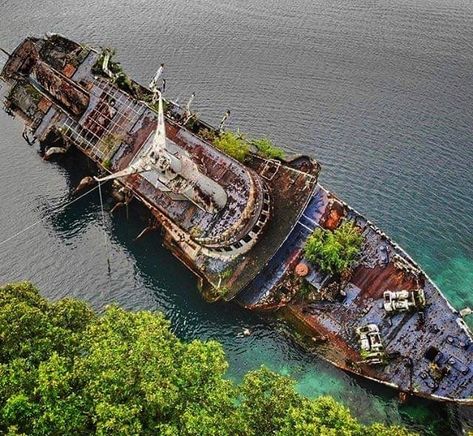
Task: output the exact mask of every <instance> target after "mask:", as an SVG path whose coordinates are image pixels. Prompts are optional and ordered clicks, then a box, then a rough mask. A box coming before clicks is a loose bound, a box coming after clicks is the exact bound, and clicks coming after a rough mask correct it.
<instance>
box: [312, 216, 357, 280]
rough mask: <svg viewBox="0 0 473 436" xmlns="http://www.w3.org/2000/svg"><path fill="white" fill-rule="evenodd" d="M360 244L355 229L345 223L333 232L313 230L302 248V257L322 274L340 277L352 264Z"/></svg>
mask: <svg viewBox="0 0 473 436" xmlns="http://www.w3.org/2000/svg"><path fill="white" fill-rule="evenodd" d="M362 243H363V236H362V235H361V234H360V233H359V232H358V229H357V227H356V226H355V225H354V224H353V223H352V222H350V221H347V222H344V223H343V224H342V225H341V226H340V227H338V228H337V229H335V230H334V231H333V232H331V231H329V230H324V229H321V228H317V229H315V230H314V232H313V233H312V235H310V236H309V238H308V239H307V242H306V244H305V246H304V256H305V258H306V259H307V260H308V261H309V262H311V263H313V264H314V265H317V266H318V267H319V268H320V270H321V271H322V272H324V273H327V274H333V275H340V274H343V273H344V272H346V271H347V270H348V269H349V268H350V267H351V266H352V265H353V264H354V262H355V261H356V259H357V257H358V255H359V253H360V251H361V245H362Z"/></svg>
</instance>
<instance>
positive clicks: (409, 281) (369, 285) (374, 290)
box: [351, 263, 418, 299]
mask: <svg viewBox="0 0 473 436" xmlns="http://www.w3.org/2000/svg"><path fill="white" fill-rule="evenodd" d="M351 282H352V283H353V284H354V285H356V286H358V287H359V288H360V289H361V292H360V295H359V298H361V299H366V298H373V299H378V298H382V297H383V292H384V291H387V290H390V291H400V290H402V289H406V290H408V291H409V290H413V289H417V287H418V286H417V284H416V282H415V280H414V278H412V277H406V275H405V273H404V272H402V271H400V270H398V269H396V268H395V266H394V264H392V263H390V264H388V265H387V266H386V267H381V266H376V267H375V268H366V267H363V266H360V267H358V268H357V269H356V270H355V272H354V273H353V276H352V278H351Z"/></svg>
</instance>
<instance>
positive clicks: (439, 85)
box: [0, 0, 473, 433]
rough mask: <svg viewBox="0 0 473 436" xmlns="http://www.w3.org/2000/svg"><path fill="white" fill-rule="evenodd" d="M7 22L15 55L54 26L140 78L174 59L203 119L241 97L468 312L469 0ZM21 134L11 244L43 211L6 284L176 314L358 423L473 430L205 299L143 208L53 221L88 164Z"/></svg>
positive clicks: (266, 5)
mask: <svg viewBox="0 0 473 436" xmlns="http://www.w3.org/2000/svg"><path fill="white" fill-rule="evenodd" d="M0 17H1V18H0V20H1V21H0V45H1V46H3V47H5V48H7V49H13V48H14V47H15V46H16V45H17V44H18V43H19V42H20V40H21V39H22V38H23V37H24V36H26V35H29V34H36V35H38V34H42V33H44V32H46V31H56V32H60V33H63V34H65V35H67V36H69V37H72V38H74V39H76V40H78V41H83V42H88V43H93V44H95V45H103V46H112V47H115V48H116V49H117V51H118V53H119V58H120V60H121V61H122V63H123V65H124V66H125V68H126V69H127V70H128V71H129V72H130V73H131V74H132V75H133V77H135V78H136V79H137V80H139V81H142V82H143V83H148V81H149V79H150V78H151V77H152V75H153V73H154V71H155V69H156V67H157V66H158V65H159V64H160V63H161V62H165V63H166V64H167V71H166V78H167V84H168V91H167V92H168V96H169V97H174V98H176V97H179V99H180V101H185V100H186V99H187V98H188V96H190V94H191V93H192V92H193V91H195V92H196V94H197V97H196V100H195V108H196V109H197V110H198V112H199V113H200V114H201V116H202V117H203V118H205V119H206V120H209V121H211V122H214V123H218V121H219V119H220V118H221V116H222V115H223V113H224V112H225V111H226V110H227V109H231V111H232V116H231V118H230V123H229V124H230V127H231V128H234V129H237V128H239V129H240V130H241V131H243V132H247V133H248V134H250V135H254V136H258V135H267V136H269V137H270V138H271V139H273V140H274V141H275V142H276V143H278V144H281V145H283V146H284V147H286V149H287V150H290V151H294V152H304V153H309V154H312V155H314V156H315V157H316V158H317V159H319V160H320V162H321V163H322V165H323V173H322V182H323V183H324V185H325V186H326V187H328V188H330V189H332V190H333V191H335V192H337V193H338V194H339V195H340V196H341V197H342V198H343V199H345V200H346V201H348V202H349V203H350V204H351V205H353V206H354V207H355V208H356V209H358V210H359V211H361V212H363V213H365V214H366V215H367V216H368V217H369V218H371V219H372V220H373V221H375V222H376V223H377V224H378V225H379V226H380V227H382V228H383V229H384V230H386V232H387V233H389V234H390V235H391V236H392V237H393V238H394V239H395V240H397V241H398V242H399V243H400V244H401V245H402V246H403V247H404V248H406V249H407V251H408V252H409V253H410V254H411V255H412V256H413V257H414V258H415V259H416V260H418V261H419V263H420V264H421V265H422V266H423V267H424V268H425V270H426V271H427V273H428V274H429V275H431V276H432V278H433V279H434V280H435V281H436V282H437V283H438V284H439V285H440V286H441V288H442V289H443V291H444V293H445V294H446V295H447V296H448V297H449V299H450V300H451V301H452V303H453V304H454V305H455V306H456V307H457V308H462V307H464V306H468V305H470V306H473V296H472V295H473V294H472V292H471V289H472V283H473V230H472V229H473V205H472V202H471V198H472V194H473V170H472V161H473V145H472V142H473V140H472V135H471V129H472V126H473V80H472V79H473V77H472V76H473V68H472V66H473V2H471V0H469V1H466V0H465V1H461V0H409V1H408V0H390V1H388V0H371V1H370V0H352V1H340V0H323V1H322V0H312V1H309V0H294V1H293V2H287V1H268V0H267V1H263V0H252V1H248V0H239V1H235V0H234V1H230V2H220V1H216V0H197V1H192V2H191V1H185V0H174V1H161V2H155V1H150V0H146V1H134V2H133V3H132V4H125V3H123V2H120V1H118V0H106V1H102V2H91V1H82V2H78V1H76V2H74V1H72V0H64V1H62V2H57V1H54V2H53V1H50V0H43V1H41V2H38V1H32V0H25V1H23V2H16V1H13V0H6V1H5V0H0ZM21 128H22V127H21V123H20V122H19V121H12V120H11V119H9V118H8V117H7V116H6V115H5V114H3V113H2V114H0V205H1V206H0V241H1V240H3V239H5V238H7V237H8V236H10V235H11V234H13V233H15V232H16V231H17V230H20V229H22V228H24V227H26V226H28V225H29V224H31V223H33V222H36V221H38V220H40V219H43V218H44V220H43V221H42V222H41V223H40V224H38V225H37V226H36V227H34V229H32V230H31V231H29V232H26V233H25V234H23V235H21V236H20V237H18V238H16V239H14V240H13V241H11V242H10V243H8V244H5V245H3V246H1V247H0V282H7V281H12V280H20V279H28V280H32V281H33V282H35V283H36V284H37V285H38V286H39V287H40V288H41V290H42V292H43V294H44V295H46V296H48V297H50V298H54V299H55V298H60V297H64V296H75V297H79V298H83V299H85V300H87V301H90V302H91V303H92V304H93V305H94V306H95V307H97V308H101V307H103V306H104V305H106V304H110V303H114V302H115V303H118V304H120V305H122V306H125V307H127V308H130V309H159V310H163V311H165V313H166V314H167V315H168V316H169V318H170V319H171V320H172V322H173V326H174V328H175V330H176V332H177V333H178V334H179V335H180V336H182V337H184V338H203V339H206V338H216V339H218V340H219V341H221V342H222V343H223V345H224V347H225V350H226V352H227V355H228V359H229V361H230V371H229V376H230V377H232V378H236V379H238V378H240V377H241V376H242V374H244V373H245V372H246V371H248V370H249V369H252V368H255V367H258V366H260V365H261V364H265V365H267V366H269V367H271V368H273V369H275V370H278V371H281V372H283V373H286V374H291V375H292V376H294V377H295V378H296V379H297V381H298V386H299V389H300V390H301V392H303V393H304V394H307V395H311V396H312V395H319V394H324V393H327V394H332V395H334V396H335V397H336V398H338V399H341V400H342V401H344V402H345V403H346V404H347V405H348V406H350V407H351V408H352V410H353V411H354V413H355V414H357V415H358V416H360V417H361V418H362V419H363V420H371V419H377V420H381V421H385V422H390V423H392V422H402V423H404V424H406V425H409V426H411V427H412V428H413V429H417V430H421V431H425V432H429V431H442V430H443V432H444V433H445V432H446V430H445V429H446V428H448V427H451V428H452V430H451V431H452V432H453V431H458V428H459V426H461V425H463V426H465V427H467V426H468V425H471V423H470V424H469V420H471V419H472V418H471V417H470V412H469V411H468V410H465V409H460V410H459V409H457V408H451V407H449V408H447V407H445V406H441V407H439V406H438V404H436V403H429V402H424V401H417V400H415V401H411V402H410V403H408V404H407V405H404V406H400V405H399V404H398V402H397V400H396V398H395V395H394V393H393V392H391V391H389V390H386V389H384V388H380V387H378V386H376V385H374V384H372V383H367V382H364V381H362V380H360V379H355V378H353V377H351V376H348V375H346V374H344V373H342V372H340V371H338V370H335V369H333V368H331V367H330V366H329V365H327V364H325V363H323V362H321V361H319V360H318V359H317V358H315V357H313V356H309V355H308V354H306V353H305V352H304V351H303V350H301V349H299V348H298V347H297V346H296V345H295V344H293V343H292V342H291V341H290V340H289V339H288V338H287V337H286V335H284V334H283V333H282V332H280V331H279V328H277V327H275V326H271V325H268V324H267V323H266V322H264V321H263V320H260V319H259V318H258V317H256V316H255V315H253V314H250V313H246V312H244V311H242V310H241V309H239V308H238V307H235V306H233V305H209V304H206V303H205V302H203V301H202V299H201V298H200V296H199V294H198V292H197V290H196V285H195V281H194V279H193V277H192V275H191V274H190V273H189V272H188V271H187V270H186V269H185V268H184V267H182V266H181V265H180V264H178V263H177V262H176V261H175V260H174V259H173V258H172V257H171V256H170V255H169V253H167V252H166V251H165V250H164V249H163V248H161V245H160V244H161V241H160V239H159V236H158V235H154V236H150V237H148V238H147V239H146V240H144V241H140V242H133V238H134V237H135V236H136V235H137V234H138V233H139V232H140V231H141V229H142V227H143V225H144V224H143V223H142V222H141V221H140V219H139V217H138V216H136V212H135V211H133V210H131V211H129V217H128V220H127V218H126V214H125V213H124V211H123V213H119V214H117V216H115V217H110V216H107V217H106V226H105V229H104V228H103V227H102V225H101V219H100V209H99V202H98V198H97V196H96V195H94V196H92V197H90V198H86V199H84V200H81V201H80V202H79V203H76V204H74V205H73V206H71V207H69V208H68V209H66V210H65V211H63V212H60V213H57V214H54V215H53V216H50V215H48V214H47V210H48V208H49V207H51V206H53V205H56V204H63V203H66V202H67V201H68V200H69V199H70V196H69V192H70V190H71V189H72V188H73V187H74V186H75V184H76V183H77V182H78V179H80V175H81V174H82V173H83V172H84V171H86V169H83V168H82V169H78V168H75V164H74V162H73V160H72V159H66V161H65V162H63V163H61V164H58V163H55V164H51V163H46V162H43V161H42V160H41V158H40V157H39V155H38V154H37V153H36V150H35V149H34V148H30V147H28V146H27V145H26V144H25V143H24V142H23V140H22V139H21ZM104 236H105V238H104ZM104 239H105V240H106V241H108V244H107V246H105V245H104ZM107 251H110V253H111V258H112V279H111V281H110V280H109V278H108V275H107V267H106V260H105V258H106V254H107ZM243 328H249V329H250V330H251V331H252V335H251V336H249V337H243V336H242V334H241V333H242V330H243ZM442 425H443V427H442Z"/></svg>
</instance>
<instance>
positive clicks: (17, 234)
mask: <svg viewBox="0 0 473 436" xmlns="http://www.w3.org/2000/svg"><path fill="white" fill-rule="evenodd" d="M98 187H99V186H94V187H93V188H92V189H89V190H88V191H87V192H85V193H84V194H82V195H80V196H79V197H77V198H74V200H72V201H70V202H69V203H66V204H64V205H62V206H57V207H56V208H53V209H52V210H50V211H48V215H47V216H45V217H43V218H41V219H40V220H38V221H36V222H35V223H33V224H30V225H29V226H28V227H25V228H24V229H23V230H20V231H19V232H17V233H15V234H14V235H12V236H10V237H8V238H7V239H5V240H3V241H2V242H0V247H1V246H2V245H4V244H6V243H7V242H9V241H11V240H12V239H15V238H16V237H18V236H20V235H22V234H23V233H25V232H27V231H28V230H30V229H32V228H33V227H35V226H37V225H38V224H40V223H42V222H43V221H44V220H46V218H48V217H49V215H51V214H52V213H54V212H58V211H60V210H62V209H65V208H66V207H68V206H70V205H71V204H73V203H75V202H76V201H79V200H80V199H81V198H84V197H85V196H86V195H88V194H90V193H91V192H93V191H95V190H96V189H97V188H98ZM102 213H103V212H102Z"/></svg>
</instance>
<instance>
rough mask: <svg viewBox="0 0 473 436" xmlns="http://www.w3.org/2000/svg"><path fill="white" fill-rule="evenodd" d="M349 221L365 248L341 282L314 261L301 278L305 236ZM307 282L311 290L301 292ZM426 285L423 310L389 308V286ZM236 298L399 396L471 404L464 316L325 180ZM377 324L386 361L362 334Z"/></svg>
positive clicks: (472, 378) (471, 368)
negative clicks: (371, 352)
mask: <svg viewBox="0 0 473 436" xmlns="http://www.w3.org/2000/svg"><path fill="white" fill-rule="evenodd" d="M346 219H348V220H352V221H354V222H355V223H356V225H357V226H358V227H359V228H360V231H362V232H363V233H362V234H363V236H364V245H363V249H362V256H361V261H360V262H359V264H358V265H357V266H356V267H355V268H354V269H353V271H352V272H351V275H350V277H349V278H348V279H347V280H346V281H345V282H343V283H342V284H341V285H340V288H341V289H340V288H339V289H334V288H335V287H334V286H333V282H331V281H330V277H329V276H327V275H324V274H322V273H321V272H320V271H319V270H318V268H317V267H314V266H312V265H311V266H310V267H309V271H310V272H309V274H308V275H307V276H305V277H304V278H301V277H298V276H297V274H296V272H295V269H296V265H300V264H301V263H302V264H304V263H305V261H304V259H303V255H302V247H303V245H304V242H305V241H306V239H307V237H308V236H309V235H310V234H311V233H312V231H313V230H314V229H315V228H316V227H319V226H320V227H322V228H324V229H330V230H331V229H334V228H336V227H337V226H338V225H339V223H340V222H341V221H342V220H346ZM304 284H309V285H310V286H311V289H312V293H311V294H309V297H307V296H305V297H304V298H301V297H300V292H298V290H300V288H301V287H303V286H304ZM419 289H420V290H422V291H423V294H424V298H425V306H424V307H423V308H422V310H416V308H415V307H412V308H410V309H409V310H405V311H389V310H390V309H391V306H390V305H389V304H387V308H388V310H386V307H385V303H389V302H387V300H386V296H385V293H386V291H389V292H391V293H396V292H401V291H408V292H413V291H414V292H418V291H419ZM389 295H392V294H387V296H389ZM409 295H411V294H409ZM238 298H239V302H240V304H242V305H244V306H245V307H247V308H249V309H253V310H265V311H270V310H275V309H279V313H281V316H282V317H284V318H285V319H288V320H290V321H292V322H293V323H294V325H297V326H298V327H299V330H300V332H302V333H303V335H304V339H305V341H304V342H305V344H306V345H307V346H308V347H309V348H310V349H312V350H313V351H314V352H316V353H317V354H318V355H319V356H322V357H323V358H325V359H326V360H327V361H329V362H331V363H332V364H334V365H336V366H337V367H339V368H342V369H344V370H347V371H350V372H353V373H356V374H358V375H361V376H364V377H366V378H369V379H372V380H376V381H379V382H381V383H383V384H385V385H388V386H391V387H394V388H396V389H398V390H399V391H401V392H402V393H406V394H413V395H418V396H422V397H425V398H429V399H434V400H440V401H450V402H458V403H463V404H467V405H472V404H473V338H472V335H471V332H470V330H469V329H468V327H467V326H466V324H465V322H464V321H463V319H462V317H461V316H460V314H459V313H458V312H457V311H456V310H455V309H454V308H453V307H452V306H451V305H450V304H449V303H448V301H447V300H446V299H445V298H444V296H443V295H442V293H441V292H440V290H439V289H438V288H437V287H436V286H435V284H434V283H433V282H432V280H431V279H430V278H429V277H428V276H427V275H426V274H425V273H424V272H423V271H422V270H421V269H420V267H419V266H418V265H417V264H416V263H415V262H414V261H413V260H412V259H411V258H410V257H409V256H408V255H407V254H406V253H405V252H404V251H403V250H402V248H400V247H399V246H398V245H397V244H396V243H395V242H393V241H392V240H391V239H390V238H389V237H388V236H386V234H384V233H383V232H382V231H381V230H380V229H378V228H377V227H376V226H375V225H374V224H372V223H371V222H370V221H368V220H366V219H365V218H364V217H363V216H362V215H360V214H359V213H358V212H356V211H355V210H353V209H352V208H350V207H349V206H348V205H347V204H346V203H344V202H342V201H341V200H339V199H338V198H336V197H335V196H334V195H333V194H331V193H330V192H329V191H327V190H325V189H324V188H323V187H322V186H320V185H318V187H317V189H316V192H315V193H314V195H313V197H312V198H311V200H310V201H309V203H308V206H307V207H306V208H305V210H304V212H303V213H302V216H301V219H300V220H299V222H298V223H297V225H296V227H295V228H294V230H293V231H292V232H291V234H290V236H289V238H288V239H287V240H286V241H285V243H284V245H283V247H281V249H280V251H278V253H277V254H276V256H275V257H274V258H273V259H272V260H271V262H270V264H269V265H268V268H266V269H265V270H263V271H262V272H261V274H260V276H259V277H258V279H257V280H255V281H254V283H252V284H251V285H250V286H248V287H247V289H246V290H245V291H244V292H242V293H241V294H240V295H239V297H238ZM370 325H371V326H372V325H375V326H376V327H377V329H378V332H377V337H378V338H379V340H380V341H381V343H382V346H383V356H382V362H377V361H373V360H374V359H367V356H366V350H363V347H362V343H361V341H360V334H359V333H358V332H359V331H360V329H363V328H366V327H367V326H370ZM368 357H373V356H368ZM374 357H377V356H374ZM370 360H371V362H370Z"/></svg>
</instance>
